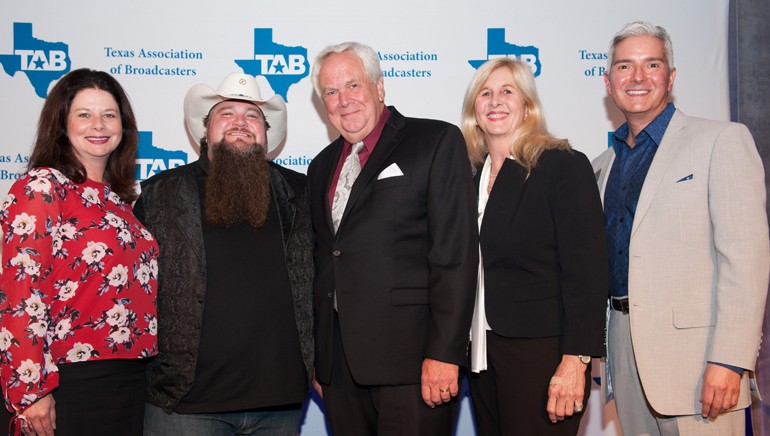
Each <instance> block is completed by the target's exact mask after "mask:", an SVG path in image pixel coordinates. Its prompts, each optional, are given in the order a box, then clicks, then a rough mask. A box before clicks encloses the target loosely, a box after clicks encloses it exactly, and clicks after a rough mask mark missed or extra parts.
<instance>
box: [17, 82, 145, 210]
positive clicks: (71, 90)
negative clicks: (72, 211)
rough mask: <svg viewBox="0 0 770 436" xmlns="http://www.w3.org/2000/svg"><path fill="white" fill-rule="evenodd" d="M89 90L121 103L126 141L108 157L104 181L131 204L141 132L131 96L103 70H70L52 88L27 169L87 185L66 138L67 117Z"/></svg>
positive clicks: (44, 106)
mask: <svg viewBox="0 0 770 436" xmlns="http://www.w3.org/2000/svg"><path fill="white" fill-rule="evenodd" d="M90 88H93V89H99V90H102V91H105V92H109V93H110V94H111V95H112V97H113V98H114V99H115V101H116V102H117V103H118V110H119V111H120V121H121V125H122V126H123V138H122V139H121V141H120V144H118V147H117V148H116V149H115V151H113V152H112V153H111V154H110V156H109V158H107V167H106V168H105V170H104V181H105V182H106V183H108V184H109V185H110V188H111V189H112V191H113V192H115V193H116V194H118V196H120V198H121V199H122V200H123V201H125V202H129V203H130V202H132V201H134V200H136V197H137V193H136V189H135V187H134V183H135V180H136V176H135V175H136V150H137V147H138V142H139V132H138V130H137V127H136V118H135V117H134V111H133V110H132V109H131V102H130V101H129V100H128V96H127V95H126V93H125V91H124V90H123V88H122V87H121V86H120V84H119V83H118V81H117V80H115V78H113V77H112V76H110V75H109V74H107V73H105V72H104V71H95V70H89V69H87V68H81V69H78V70H74V71H71V72H70V73H68V74H67V75H66V76H64V77H62V78H61V80H59V81H58V82H57V83H56V85H55V86H54V87H53V89H51V92H50V93H49V94H48V98H47V99H46V101H45V104H44V105H43V110H42V111H41V112H40V120H39V121H38V124H37V135H36V138H35V145H34V147H33V148H32V155H31V156H30V157H29V165H28V169H33V168H38V167H50V168H55V169H57V170H59V171H60V172H61V173H62V174H64V175H65V176H66V177H67V178H68V179H70V180H72V181H73V182H75V183H83V182H85V180H86V178H87V174H86V169H85V167H83V164H82V163H80V161H79V160H78V158H77V156H76V155H75V153H74V151H73V150H72V144H70V141H69V138H68V137H67V117H68V115H69V112H70V106H71V105H72V100H73V99H74V98H75V96H76V95H77V93H78V92H80V91H82V90H84V89H90Z"/></svg>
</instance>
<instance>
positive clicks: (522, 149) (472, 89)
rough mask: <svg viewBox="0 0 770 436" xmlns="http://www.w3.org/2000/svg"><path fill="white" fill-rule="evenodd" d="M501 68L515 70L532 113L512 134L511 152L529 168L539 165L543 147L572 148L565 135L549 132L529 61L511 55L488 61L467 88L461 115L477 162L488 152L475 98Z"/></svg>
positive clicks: (468, 141)
mask: <svg viewBox="0 0 770 436" xmlns="http://www.w3.org/2000/svg"><path fill="white" fill-rule="evenodd" d="M499 68H508V69H509V70H510V71H511V73H512V74H513V81H514V85H516V88H518V89H519V91H520V93H521V96H522V99H523V100H524V104H525V105H526V107H527V109H528V111H529V114H528V116H527V117H526V119H525V120H524V121H523V122H522V124H521V125H520V126H518V128H516V132H515V133H514V135H513V139H512V140H511V144H510V148H509V150H510V154H511V156H513V157H514V159H516V160H517V161H518V162H519V163H520V164H521V165H523V166H524V167H525V168H526V169H527V172H528V173H530V172H532V169H533V168H535V167H536V166H537V162H538V159H539V158H540V155H541V154H542V153H543V151H545V150H548V149H562V150H569V149H570V148H571V147H570V145H569V141H567V140H566V139H559V138H556V137H554V136H553V135H551V134H550V133H548V129H547V128H546V125H545V117H544V115H543V107H542V105H541V104H540V98H539V97H538V95H537V88H536V87H535V78H534V76H533V75H532V70H531V69H530V67H529V65H527V63H526V62H524V61H521V60H517V59H511V58H496V59H492V60H489V61H487V62H485V63H484V64H483V65H482V66H481V67H479V69H478V70H477V71H476V74H474V76H473V78H472V79H471V83H470V85H468V90H467V91H466V92H465V99H464V100H463V108H462V115H461V118H462V120H461V126H460V127H461V130H462V132H463V136H464V137H465V144H466V147H467V148H468V155H469V157H470V159H471V162H473V164H474V165H476V166H480V165H481V164H483V163H484V157H485V156H486V155H487V153H488V152H489V149H488V147H487V143H486V140H485V138H484V131H483V130H481V127H480V126H479V125H478V122H477V120H476V109H475V106H476V98H478V96H479V93H480V92H481V89H482V88H483V87H484V83H485V82H486V81H487V79H488V78H489V76H490V75H492V73H493V72H494V71H496V70H497V69H499Z"/></svg>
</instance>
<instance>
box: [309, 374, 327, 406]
mask: <svg viewBox="0 0 770 436" xmlns="http://www.w3.org/2000/svg"><path fill="white" fill-rule="evenodd" d="M311 384H312V385H313V389H314V390H315V393H317V394H318V397H319V398H321V399H322V400H323V399H324V390H323V388H322V387H321V384H320V383H318V380H316V378H315V368H313V381H312V382H311Z"/></svg>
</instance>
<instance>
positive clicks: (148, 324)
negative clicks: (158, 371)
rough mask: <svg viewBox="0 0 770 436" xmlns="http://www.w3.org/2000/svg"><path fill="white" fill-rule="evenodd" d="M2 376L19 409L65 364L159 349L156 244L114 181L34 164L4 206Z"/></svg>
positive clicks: (54, 381) (12, 405)
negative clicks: (78, 178) (75, 178)
mask: <svg viewBox="0 0 770 436" xmlns="http://www.w3.org/2000/svg"><path fill="white" fill-rule="evenodd" d="M0 225H1V226H2V231H3V235H2V238H3V242H2V274H1V275H0V377H2V382H3V394H4V397H5V401H6V404H7V406H8V407H9V409H10V410H15V411H16V412H17V413H19V412H21V411H23V410H24V409H25V408H26V407H27V406H29V405H30V404H32V403H34V402H35V401H36V400H37V399H39V398H41V397H43V396H45V395H46V394H48V393H50V392H51V390H53V389H54V388H56V387H57V386H58V380H59V377H58V368H57V365H59V364H64V363H72V362H83V361H87V360H99V359H137V358H139V359H141V358H146V357H150V356H153V355H155V354H157V339H156V338H157V336H156V334H157V318H156V314H157V311H156V304H155V297H156V294H157V274H158V244H157V242H156V241H155V239H154V238H153V237H152V235H150V233H149V232H148V231H147V230H146V229H145V228H144V227H143V226H142V225H141V224H140V223H139V221H138V220H137V219H136V218H135V217H134V215H133V214H132V212H131V205H130V204H128V203H125V202H123V201H122V200H121V199H120V198H119V197H118V195H117V194H115V193H114V192H112V191H111V190H110V187H109V186H108V185H106V184H103V183H98V182H95V181H93V180H86V181H85V182H84V183H82V184H77V183H74V182H72V181H71V180H69V179H68V178H67V177H65V176H64V175H62V173H60V172H59V171H57V170H55V169H50V168H37V169H34V170H31V171H29V172H28V173H27V174H26V175H25V176H24V177H22V178H21V179H19V180H17V181H16V182H15V183H14V184H13V186H12V187H11V189H10V191H9V193H8V197H7V198H6V199H5V201H4V202H3V204H2V207H0Z"/></svg>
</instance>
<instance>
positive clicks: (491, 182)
mask: <svg viewBox="0 0 770 436" xmlns="http://www.w3.org/2000/svg"><path fill="white" fill-rule="evenodd" d="M495 178H497V174H492V173H489V183H488V184H487V194H489V193H490V192H492V185H494V184H495Z"/></svg>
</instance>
